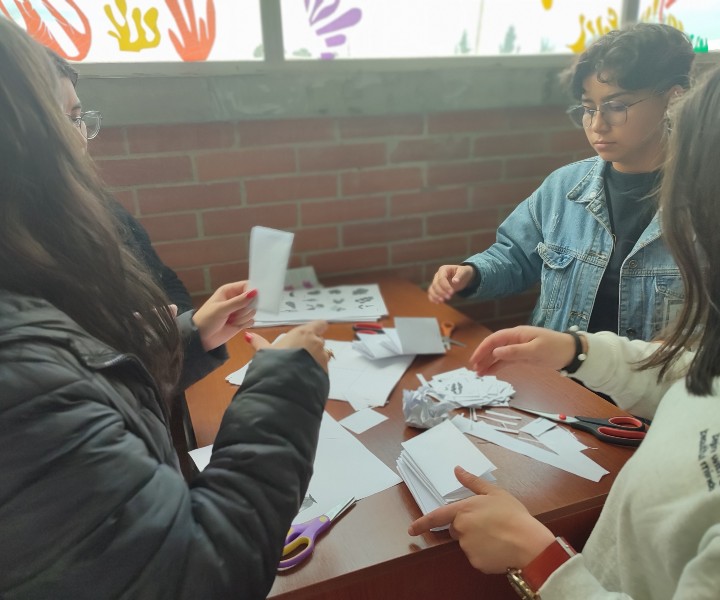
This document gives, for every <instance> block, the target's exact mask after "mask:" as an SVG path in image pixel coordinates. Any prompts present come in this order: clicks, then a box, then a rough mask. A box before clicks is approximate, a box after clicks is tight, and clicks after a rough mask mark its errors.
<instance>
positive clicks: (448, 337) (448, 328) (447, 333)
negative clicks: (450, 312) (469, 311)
mask: <svg viewBox="0 0 720 600" xmlns="http://www.w3.org/2000/svg"><path fill="white" fill-rule="evenodd" d="M453 331H455V323H453V322H452V321H443V322H441V323H440V334H441V335H442V341H443V346H445V350H450V347H451V346H452V345H453V344H454V345H455V346H460V347H461V348H464V347H465V344H463V343H462V342H458V341H456V340H454V339H452V334H453Z"/></svg>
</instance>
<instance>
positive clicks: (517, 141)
mask: <svg viewBox="0 0 720 600" xmlns="http://www.w3.org/2000/svg"><path fill="white" fill-rule="evenodd" d="M546 150H547V137H546V136H545V134H544V133H512V134H502V135H483V136H480V137H478V138H476V139H475V150H474V152H475V156H479V157H489V156H506V155H508V154H511V155H513V154H542V153H543V152H545V151H546Z"/></svg>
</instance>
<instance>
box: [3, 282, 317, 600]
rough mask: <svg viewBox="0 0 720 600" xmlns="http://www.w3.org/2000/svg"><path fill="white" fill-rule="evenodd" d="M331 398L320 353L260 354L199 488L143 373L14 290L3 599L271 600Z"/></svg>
mask: <svg viewBox="0 0 720 600" xmlns="http://www.w3.org/2000/svg"><path fill="white" fill-rule="evenodd" d="M327 394H328V379H327V375H326V374H325V373H324V372H323V371H322V369H320V367H319V366H318V365H317V363H315V361H314V360H313V359H312V358H311V357H310V355H309V354H308V353H307V352H306V351H304V350H293V351H290V350H287V351H283V350H267V351H261V352H259V353H258V355H257V356H256V358H255V360H254V361H253V364H252V366H251V368H250V369H249V372H248V374H247V377H246V378H245V383H244V384H243V387H242V388H241V390H240V392H239V394H238V395H236V397H235V399H234V400H233V402H232V404H231V405H230V407H229V408H228V410H227V412H226V414H225V416H224V419H223V422H222V425H221V427H220V432H219V433H218V436H217V439H216V441H215V446H214V453H213V457H212V460H211V462H210V464H209V466H208V467H207V468H206V469H205V470H204V471H203V473H202V474H201V475H199V476H198V477H197V478H196V479H195V480H194V481H193V482H192V484H191V486H190V488H188V486H187V484H186V483H185V481H184V480H183V478H182V475H181V474H180V472H179V471H178V470H177V467H176V464H177V457H176V456H175V453H174V450H173V447H172V444H171V441H170V436H169V434H168V429H167V426H166V421H165V417H164V415H163V411H162V409H161V408H160V404H159V401H158V398H157V395H156V392H155V386H154V384H153V382H152V380H151V379H150V377H149V375H148V374H147V372H146V370H145V369H144V367H143V366H142V365H141V364H140V363H139V362H138V361H137V360H136V359H135V358H133V357H131V356H123V355H119V354H118V353H117V352H116V351H114V350H112V349H111V348H108V347H107V346H105V345H104V344H102V343H100V342H99V341H98V340H96V339H95V338H93V337H91V336H89V335H88V334H87V333H85V332H84V331H83V330H82V329H81V328H80V327H79V326H78V325H77V324H75V323H74V322H73V321H71V320H70V319H69V318H68V317H67V316H66V315H65V314H64V313H62V312H60V311H58V310H57V309H55V308H54V307H53V306H51V305H49V304H48V303H46V302H44V301H42V300H37V299H33V298H27V297H22V296H17V295H13V294H9V293H7V292H4V291H1V290H0V481H1V483H0V540H1V542H0V597H1V598H3V600H11V599H16V598H38V599H43V600H45V599H49V598H53V599H61V598H72V599H73V600H78V599H82V598H92V599H93V600H96V599H98V598H102V599H110V598H168V599H170V598H171V599H173V600H177V599H183V598H200V599H216V598H234V599H243V598H264V597H265V596H266V595H267V593H268V591H269V589H270V586H271V584H272V581H273V578H274V575H275V569H276V566H277V562H278V560H279V556H280V549H281V545H282V541H283V539H284V536H285V534H286V533H287V530H288V527H289V524H290V521H291V519H292V518H293V516H294V515H295V514H296V512H297V510H298V507H299V505H300V501H301V499H302V497H303V495H304V493H305V491H306V488H307V485H308V482H309V479H310V475H311V471H312V462H313V458H314V453H315V446H316V443H317V437H318V429H319V426H320V419H321V416H322V411H323V406H324V403H325V399H326V398H327Z"/></svg>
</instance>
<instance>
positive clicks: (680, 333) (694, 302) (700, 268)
mask: <svg viewBox="0 0 720 600" xmlns="http://www.w3.org/2000/svg"><path fill="white" fill-rule="evenodd" d="M670 120H671V123H672V127H673V130H672V135H671V136H670V144H669V149H668V156H667V164H666V166H665V174H664V176H663V184H662V187H661V191H660V210H661V220H662V230H663V236H664V238H665V241H666V243H667V245H668V247H669V248H670V251H671V252H672V254H673V256H674V257H675V260H676V262H677V264H678V267H679V268H680V272H681V273H682V277H683V281H684V284H685V295H686V301H685V304H684V306H683V309H682V311H681V313H680V316H679V318H678V320H677V322H676V323H674V324H673V325H672V326H671V328H670V329H669V330H668V332H667V333H666V334H664V335H663V337H664V340H663V342H662V345H661V347H660V349H659V351H657V352H656V353H655V354H653V355H652V356H651V357H650V358H649V359H648V360H647V361H645V362H644V363H643V364H642V366H641V368H649V367H657V366H659V367H661V369H660V376H661V377H662V376H663V375H665V374H666V373H667V372H668V370H669V369H670V368H671V367H672V365H673V364H674V363H675V362H676V361H677V359H678V358H679V357H680V354H681V353H682V352H683V350H684V349H685V348H693V349H695V350H696V354H695V357H694V359H693V360H692V363H691V364H690V367H689V370H688V373H687V377H686V380H687V389H688V391H690V392H692V393H693V394H697V395H703V396H704V395H708V394H710V393H711V392H712V386H713V378H714V377H716V376H718V375H720V266H718V258H719V257H720V167H719V166H718V159H717V156H718V155H717V151H718V148H720V69H715V70H713V71H711V72H710V73H708V74H707V76H706V78H705V79H704V80H703V81H702V83H700V84H698V85H697V86H696V87H695V89H694V90H693V91H691V92H689V93H687V94H685V96H684V98H682V99H681V100H680V101H679V102H678V103H677V104H676V105H674V106H673V107H672V109H671V112H670Z"/></svg>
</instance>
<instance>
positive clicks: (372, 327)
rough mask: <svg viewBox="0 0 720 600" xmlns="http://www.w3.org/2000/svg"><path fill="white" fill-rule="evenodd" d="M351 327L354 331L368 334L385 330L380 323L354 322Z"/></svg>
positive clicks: (375, 333)
mask: <svg viewBox="0 0 720 600" xmlns="http://www.w3.org/2000/svg"><path fill="white" fill-rule="evenodd" d="M352 328H353V331H354V332H355V333H365V334H368V335H377V334H380V333H385V330H384V329H383V326H382V325H380V323H355V324H354V325H353V326H352Z"/></svg>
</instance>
